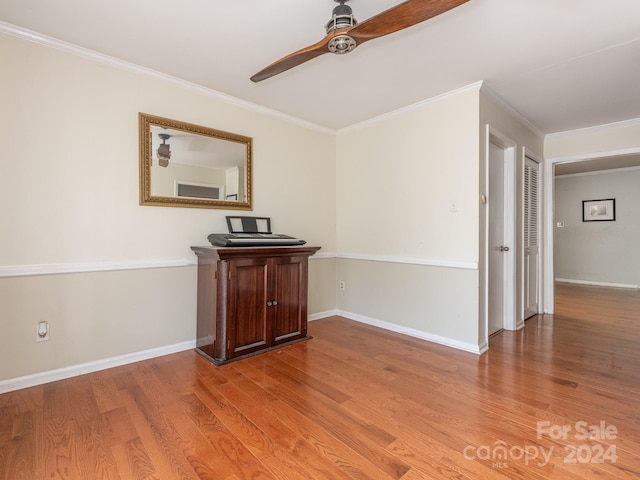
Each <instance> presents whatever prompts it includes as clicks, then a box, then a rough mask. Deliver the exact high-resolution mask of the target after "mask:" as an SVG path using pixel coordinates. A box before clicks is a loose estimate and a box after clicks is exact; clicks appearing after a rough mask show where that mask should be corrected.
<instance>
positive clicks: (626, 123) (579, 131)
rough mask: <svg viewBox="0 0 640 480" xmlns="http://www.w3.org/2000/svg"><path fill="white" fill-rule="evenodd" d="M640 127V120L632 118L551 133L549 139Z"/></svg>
mask: <svg viewBox="0 0 640 480" xmlns="http://www.w3.org/2000/svg"><path fill="white" fill-rule="evenodd" d="M636 126H640V118H630V119H628V120H621V121H619V122H611V123H603V124H602V125H594V126H592V127H584V128H576V129H575V130H567V131H564V132H556V133H550V134H548V135H547V138H561V137H570V136H574V135H585V134H590V133H597V132H602V131H606V130H613V129H616V128H624V127H636Z"/></svg>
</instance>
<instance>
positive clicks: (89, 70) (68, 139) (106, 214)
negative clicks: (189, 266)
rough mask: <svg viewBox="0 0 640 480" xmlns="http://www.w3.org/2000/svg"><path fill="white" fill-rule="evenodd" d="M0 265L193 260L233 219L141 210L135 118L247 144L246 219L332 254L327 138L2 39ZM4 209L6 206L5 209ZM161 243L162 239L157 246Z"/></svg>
mask: <svg viewBox="0 0 640 480" xmlns="http://www.w3.org/2000/svg"><path fill="white" fill-rule="evenodd" d="M0 56H1V58H2V64H3V65H10V66H11V68H6V69H4V70H3V76H2V79H3V88H2V89H0V104H1V105H3V114H2V115H1V116H0V142H1V144H2V145H3V150H4V151H3V155H2V156H0V171H2V177H3V178H4V179H11V181H6V182H5V183H4V185H3V188H2V189H0V202H1V203H2V205H3V206H4V207H3V214H2V220H3V229H4V231H5V232H10V235H8V236H5V238H4V239H3V242H2V244H3V248H2V249H0V266H3V265H4V266H8V265H32V264H61V263H62V264H64V263H86V262H89V263H91V262H113V261H145V260H158V259H162V260H166V259H176V258H178V259H184V258H191V257H192V252H191V251H190V250H189V246H190V245H194V244H198V245H202V244H205V243H206V237H207V235H208V234H209V233H211V232H213V231H219V232H224V231H226V224H225V220H224V216H225V215H228V214H230V213H238V212H237V211H225V210H210V209H187V208H167V207H155V206H140V205H139V204H138V202H139V200H138V199H139V195H138V188H139V175H138V112H145V113H151V114H155V115H160V116H164V117H168V118H174V119H177V120H182V121H186V122H190V123H194V124H198V125H204V126H208V127H212V128H216V129H220V130H225V131H229V132H234V133H238V134H241V135H245V136H248V137H252V138H253V150H254V151H253V161H254V171H253V179H254V181H253V195H254V211H253V212H244V213H243V214H247V215H259V216H270V217H272V226H273V228H274V229H275V230H277V231H278V232H282V233H289V234H292V235H295V236H298V237H301V238H304V239H305V240H307V241H308V242H309V243H311V244H317V245H321V246H322V247H323V250H324V251H330V252H332V251H335V233H334V232H335V224H334V219H335V201H336V200H335V198H336V196H335V135H333V134H332V133H331V132H324V131H321V130H319V129H318V130H313V129H310V128H305V127H303V126H301V125H297V124H294V123H293V122H287V121H285V120H283V119H279V118H276V117H275V116H270V115H267V114H264V113H261V112H259V111H257V110H256V111H252V110H250V109H245V108H240V107H239V106H238V105H235V104H232V103H230V102H225V101H222V100H220V99H219V97H217V96H215V95H213V94H208V93H207V92H206V91H204V90H202V91H199V90H197V89H195V88H184V87H181V86H180V85H179V84H177V83H176V82H169V81H164V80H161V79H157V78H153V77H151V76H148V75H143V74H138V73H135V72H131V71H125V70H122V69H119V68H114V67H112V66H109V65H106V64H102V63H99V62H98V61H92V60H90V59H86V58H82V57H78V56H74V55H70V54H67V53H64V52H62V51H59V50H55V49H51V48H46V47H43V46H41V45H38V44H35V43H31V42H27V41H24V40H21V39H17V38H14V37H10V36H6V35H0ZM7 206H10V208H7ZM158 239H161V241H158Z"/></svg>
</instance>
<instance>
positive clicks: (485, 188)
mask: <svg viewBox="0 0 640 480" xmlns="http://www.w3.org/2000/svg"><path fill="white" fill-rule="evenodd" d="M484 133H485V134H484V159H485V162H484V172H483V177H484V179H483V182H482V184H481V196H480V202H481V210H482V212H483V215H482V227H483V228H482V230H483V235H482V237H481V238H482V239H483V244H484V245H483V247H482V249H481V252H482V261H481V270H482V271H481V275H480V276H481V278H480V281H481V286H480V291H481V309H480V310H481V312H480V313H481V317H482V318H481V323H483V324H484V329H483V328H482V327H481V332H480V333H481V334H483V335H484V339H483V340H484V341H481V342H480V343H481V344H483V345H485V346H486V342H487V341H488V331H489V321H488V315H489V268H488V265H489V248H490V246H489V209H488V206H487V202H488V200H489V199H490V191H489V168H490V165H489V144H490V143H493V144H494V145H497V146H498V147H500V148H502V149H503V150H504V152H505V162H504V179H505V182H504V220H505V221H504V238H505V244H507V245H508V246H509V247H510V252H509V254H508V255H506V256H505V277H504V280H505V281H504V285H503V287H504V299H505V305H504V312H505V318H504V328H505V329H506V330H516V329H517V323H516V318H517V317H516V285H517V281H516V280H517V279H516V268H515V265H516V263H515V259H516V258H518V257H517V255H518V254H519V248H518V244H517V242H516V220H517V216H516V213H517V212H516V158H517V156H516V148H517V143H516V142H515V141H513V140H512V139H510V138H509V137H507V136H506V135H504V134H503V133H501V132H500V131H499V130H496V129H495V128H494V127H492V126H491V125H489V124H487V125H486V126H485V132H484ZM482 207H484V208H482ZM482 330H484V331H482Z"/></svg>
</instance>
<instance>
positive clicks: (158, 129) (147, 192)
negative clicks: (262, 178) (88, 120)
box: [139, 113, 252, 210]
mask: <svg viewBox="0 0 640 480" xmlns="http://www.w3.org/2000/svg"><path fill="white" fill-rule="evenodd" d="M139 128H140V204H141V205H159V206H165V207H192V208H224V209H236V210H251V209H252V202H251V138H250V137H244V136H242V135H236V134H234V133H228V132H223V131H221V130H215V129H213V128H208V127H201V126H199V125H193V124H191V123H185V122H180V121H177V120H171V119H169V118H163V117H158V116H155V115H149V114H146V113H140V114H139Z"/></svg>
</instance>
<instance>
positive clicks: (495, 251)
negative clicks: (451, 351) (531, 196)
mask: <svg viewBox="0 0 640 480" xmlns="http://www.w3.org/2000/svg"><path fill="white" fill-rule="evenodd" d="M504 174H505V150H504V148H501V147H499V146H498V145H496V144H494V143H493V142H490V143H489V195H488V205H489V283H488V286H489V292H488V305H487V307H488V318H487V326H488V334H489V335H492V334H494V333H496V332H497V331H499V330H502V329H503V328H504V325H505V323H504V322H505V311H506V308H505V289H504V284H505V279H506V271H505V253H506V252H507V251H508V250H505V249H506V248H508V246H507V245H505V244H504V243H505V241H504V239H505V232H504V220H505V213H504V212H505V208H504V206H505V194H504V193H505V188H504V187H505V180H504V179H505V176H504Z"/></svg>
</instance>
